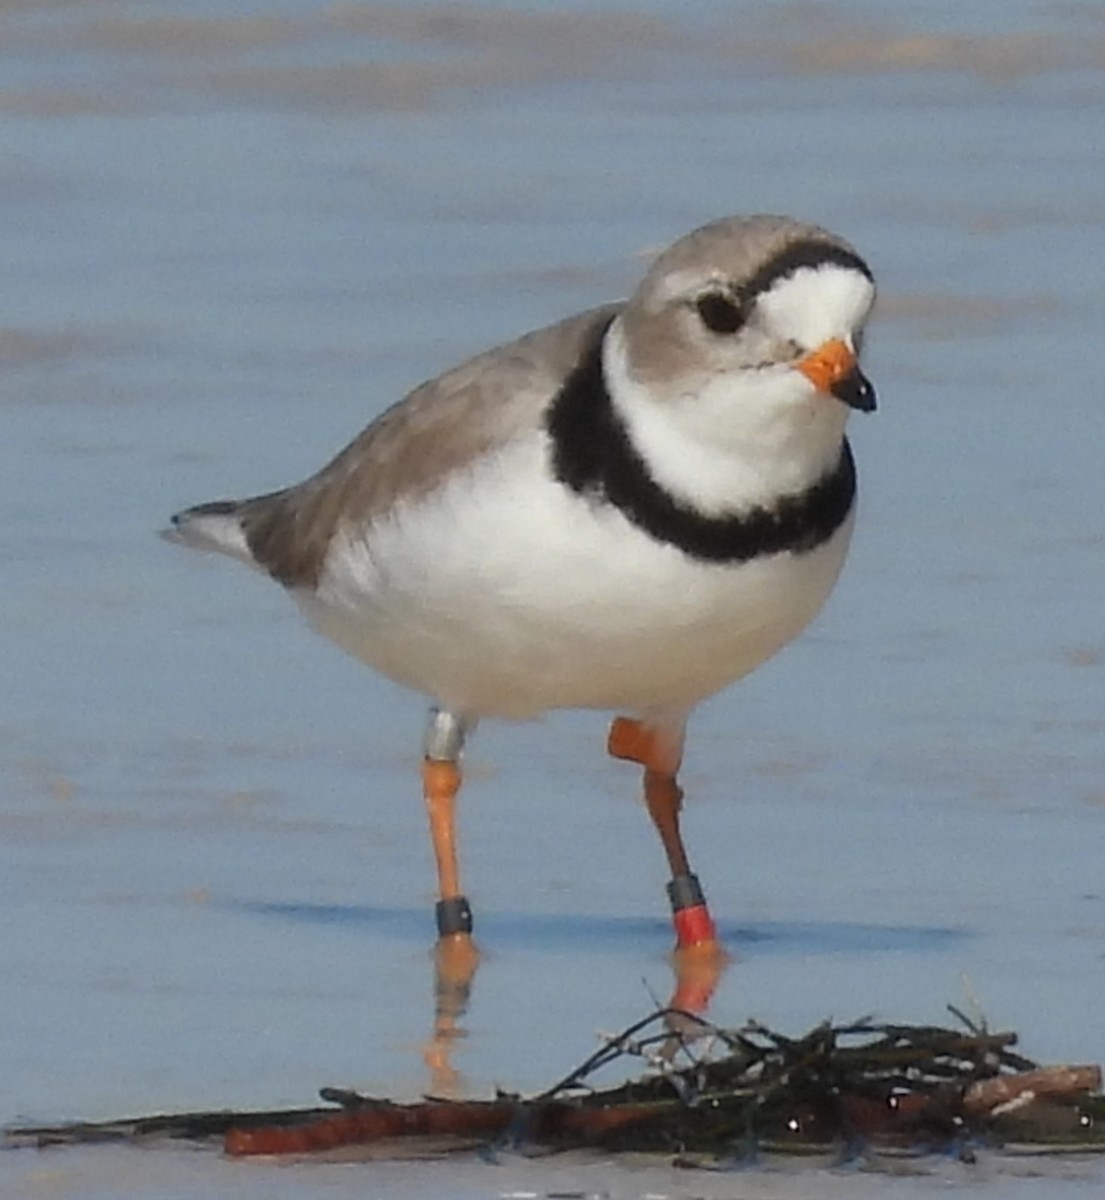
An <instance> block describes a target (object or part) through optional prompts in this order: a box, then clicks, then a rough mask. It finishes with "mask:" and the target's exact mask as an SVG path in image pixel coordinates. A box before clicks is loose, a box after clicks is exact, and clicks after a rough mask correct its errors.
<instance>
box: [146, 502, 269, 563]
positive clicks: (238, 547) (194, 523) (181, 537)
mask: <svg viewBox="0 0 1105 1200" xmlns="http://www.w3.org/2000/svg"><path fill="white" fill-rule="evenodd" d="M248 503H249V501H241V500H214V501H212V502H211V503H210V504H198V505H196V507H195V508H186V509H185V510H184V511H183V512H178V513H176V514H175V516H173V517H172V522H171V524H170V525H169V528H168V529H163V530H162V531H161V536H162V537H163V538H164V539H165V540H166V541H167V542H172V543H174V544H175V545H178V546H187V547H189V548H190V549H192V550H207V551H213V552H215V553H216V554H227V555H229V556H230V557H231V558H237V559H239V560H240V561H241V562H244V563H247V564H248V565H249V566H251V567H255V566H256V565H257V563H256V561H255V559H254V557H253V553H252V551H251V550H250V548H249V542H248V541H247V540H246V533H245V529H244V528H243V526H242V513H243V509H244V508H245V506H246V504H248Z"/></svg>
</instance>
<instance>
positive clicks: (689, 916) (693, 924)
mask: <svg viewBox="0 0 1105 1200" xmlns="http://www.w3.org/2000/svg"><path fill="white" fill-rule="evenodd" d="M671 920H672V924H673V925H674V926H675V942H676V945H677V946H679V947H680V949H683V948H686V947H687V946H698V945H700V944H701V943H702V942H716V941H717V930H716V929H715V928H714V921H713V918H712V917H711V916H710V910H709V909H708V908H707V907H706V905H705V904H696V905H694V906H693V907H692V908H681V909H679V911H678V912H674V913H672V916H671Z"/></svg>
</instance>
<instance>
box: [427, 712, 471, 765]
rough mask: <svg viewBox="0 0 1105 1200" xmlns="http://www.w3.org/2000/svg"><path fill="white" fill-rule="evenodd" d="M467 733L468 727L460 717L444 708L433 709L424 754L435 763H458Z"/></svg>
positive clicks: (428, 724)
mask: <svg viewBox="0 0 1105 1200" xmlns="http://www.w3.org/2000/svg"><path fill="white" fill-rule="evenodd" d="M467 733H468V726H467V725H466V723H465V722H464V721H463V720H462V719H461V718H460V717H455V716H453V714H452V713H451V712H448V711H447V710H446V709H444V708H431V709H430V718H429V721H427V723H426V736H425V737H424V738H423V740H422V753H423V755H424V756H425V757H426V758H428V759H431V760H432V761H433V762H451V763H455V762H458V761H459V760H460V755H461V751H462V750H463V749H464V738H465V735H466V734H467Z"/></svg>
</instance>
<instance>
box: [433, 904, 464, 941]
mask: <svg viewBox="0 0 1105 1200" xmlns="http://www.w3.org/2000/svg"><path fill="white" fill-rule="evenodd" d="M434 915H435V916H436V917H437V933H438V937H449V936H450V935H451V934H454V933H471V932H472V909H471V908H470V907H469V905H468V899H467V897H465V896H450V897H449V899H448V900H439V901H438V902H437V907H436V908H435V909H434Z"/></svg>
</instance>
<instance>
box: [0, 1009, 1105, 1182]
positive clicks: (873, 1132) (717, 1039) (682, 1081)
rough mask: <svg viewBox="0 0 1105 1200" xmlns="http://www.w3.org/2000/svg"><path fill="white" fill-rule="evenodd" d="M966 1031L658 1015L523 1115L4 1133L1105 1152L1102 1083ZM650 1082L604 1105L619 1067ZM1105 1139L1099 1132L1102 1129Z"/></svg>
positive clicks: (230, 1140) (348, 1107)
mask: <svg viewBox="0 0 1105 1200" xmlns="http://www.w3.org/2000/svg"><path fill="white" fill-rule="evenodd" d="M951 1011H952V1012H953V1013H954V1014H955V1016H956V1017H957V1019H958V1020H960V1021H961V1022H962V1024H963V1028H960V1029H948V1028H942V1027H938V1026H928V1025H894V1024H888V1023H882V1022H877V1021H873V1020H868V1019H864V1020H860V1021H855V1022H852V1023H850V1024H843V1025H834V1024H830V1023H824V1024H821V1025H818V1026H817V1027H816V1028H814V1029H812V1030H811V1031H810V1032H809V1033H807V1034H806V1035H805V1036H804V1037H800V1038H789V1037H786V1036H784V1035H783V1034H780V1033H776V1032H773V1031H772V1030H770V1029H768V1028H767V1027H766V1026H764V1025H761V1024H759V1023H758V1022H750V1023H748V1024H746V1025H744V1026H743V1027H741V1028H739V1029H723V1028H721V1027H719V1026H716V1025H713V1024H711V1023H710V1022H708V1021H706V1020H704V1019H703V1018H701V1017H698V1016H695V1015H693V1014H690V1013H686V1012H682V1011H677V1010H670V1009H668V1010H662V1011H660V1012H657V1013H655V1014H653V1015H652V1016H650V1017H648V1018H646V1019H645V1020H643V1021H639V1022H637V1023H636V1024H635V1025H632V1026H630V1027H629V1028H628V1029H626V1030H624V1031H623V1032H621V1033H620V1034H618V1035H617V1036H615V1037H609V1038H606V1039H604V1042H603V1045H602V1047H601V1048H600V1049H599V1050H598V1051H597V1052H596V1053H595V1054H593V1055H591V1057H590V1058H588V1059H587V1061H586V1062H584V1063H583V1064H582V1065H581V1066H579V1067H578V1068H576V1070H574V1071H572V1072H571V1074H570V1075H568V1076H566V1077H565V1078H564V1079H562V1080H561V1081H560V1082H559V1083H557V1084H556V1085H555V1086H553V1087H551V1088H549V1089H548V1090H547V1091H545V1092H542V1093H541V1094H540V1095H537V1096H534V1097H532V1098H529V1099H523V1098H521V1097H518V1096H509V1095H504V1094H500V1095H499V1096H497V1097H496V1098H495V1099H494V1100H489V1101H452V1100H445V1099H428V1100H425V1101H423V1102H421V1103H418V1104H393V1103H391V1102H389V1101H385V1100H378V1099H373V1098H371V1097H366V1096H362V1095H360V1094H358V1093H355V1092H349V1091H344V1090H338V1089H332V1088H328V1089H323V1091H322V1093H321V1095H322V1098H323V1100H324V1101H327V1102H328V1103H329V1104H330V1105H332V1106H336V1107H328V1108H309V1109H294V1110H281V1111H278V1112H266V1113H259V1112H252V1113H234V1112H214V1113H185V1114H177V1115H175V1116H155V1117H145V1118H138V1119H132V1120H125V1121H114V1122H105V1123H98V1124H71V1125H62V1126H53V1127H45V1126H39V1127H25V1128H18V1129H9V1130H8V1131H7V1140H8V1142H9V1144H12V1143H16V1144H33V1145H39V1146H42V1145H50V1144H56V1143H59V1142H89V1141H109V1140H142V1141H148V1140H150V1139H153V1138H185V1139H189V1140H193V1141H201V1142H202V1141H210V1140H213V1139H219V1138H221V1139H222V1140H223V1145H224V1147H225V1149H226V1151H227V1152H228V1153H230V1154H234V1155H249V1154H307V1153H313V1152H317V1151H324V1150H334V1149H337V1148H339V1147H349V1146H359V1145H366V1144H369V1143H380V1142H386V1141H390V1140H392V1139H404V1140H405V1139H410V1138H425V1137H433V1138H435V1139H436V1140H437V1144H438V1148H442V1142H441V1140H442V1139H445V1143H446V1144H449V1145H453V1146H471V1145H472V1144H473V1143H484V1144H495V1143H499V1144H503V1143H509V1144H511V1145H521V1146H524V1145H526V1144H542V1145H556V1146H602V1147H604V1148H605V1149H608V1150H646V1151H657V1152H663V1153H668V1154H672V1153H674V1154H677V1155H682V1156H684V1157H687V1156H692V1157H693V1156H709V1157H711V1158H714V1159H718V1158H720V1159H736V1158H746V1157H749V1156H750V1155H753V1154H755V1153H756V1152H757V1151H758V1150H767V1151H786V1152H791V1153H800V1152H803V1151H813V1150H817V1151H824V1150H825V1148H826V1147H836V1148H837V1149H838V1150H839V1151H841V1152H842V1153H844V1154H845V1155H848V1154H854V1153H857V1152H860V1151H861V1150H863V1149H864V1148H866V1147H869V1146H871V1147H875V1148H889V1147H894V1148H898V1149H904V1150H913V1151H926V1150H942V1151H948V1150H953V1151H956V1152H958V1153H960V1154H961V1155H962V1156H964V1157H969V1156H970V1153H971V1147H972V1146H973V1145H975V1144H978V1143H979V1142H987V1143H991V1144H993V1143H1007V1142H1010V1141H1014V1142H1017V1143H1019V1144H1021V1145H1022V1146H1024V1145H1031V1146H1034V1147H1037V1148H1039V1149H1045V1148H1048V1149H1056V1148H1065V1149H1078V1150H1093V1149H1098V1150H1100V1149H1105V1135H1103V1134H1102V1132H1101V1123H1102V1122H1103V1121H1105V1097H1102V1096H1101V1095H1100V1089H1101V1070H1100V1068H1099V1067H1096V1066H1052V1067H1041V1066H1039V1065H1038V1064H1037V1063H1035V1062H1032V1061H1031V1060H1029V1059H1027V1058H1024V1057H1022V1056H1021V1055H1019V1054H1016V1053H1014V1051H1013V1049H1012V1047H1013V1046H1014V1045H1015V1044H1016V1041H1017V1037H1016V1035H1015V1034H1013V1033H993V1032H990V1031H989V1030H988V1029H987V1028H986V1027H985V1026H984V1025H978V1024H976V1023H972V1022H971V1021H970V1020H969V1019H968V1018H966V1017H965V1016H964V1015H963V1014H962V1013H960V1012H959V1011H958V1010H955V1009H952V1010H951ZM626 1057H630V1058H633V1059H636V1060H644V1061H645V1063H646V1064H647V1067H648V1069H647V1070H646V1072H645V1073H644V1074H643V1075H642V1076H641V1077H640V1078H637V1079H635V1080H633V1081H631V1082H628V1083H623V1084H621V1085H619V1086H617V1087H613V1088H604V1089H597V1088H596V1087H594V1086H593V1084H592V1083H591V1082H590V1081H591V1080H592V1078H593V1077H594V1076H595V1074H596V1073H597V1072H598V1071H599V1070H601V1069H602V1068H605V1067H608V1066H609V1065H610V1064H611V1063H613V1062H614V1061H616V1060H618V1059H623V1058H626ZM1095 1123H1096V1124H1095Z"/></svg>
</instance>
